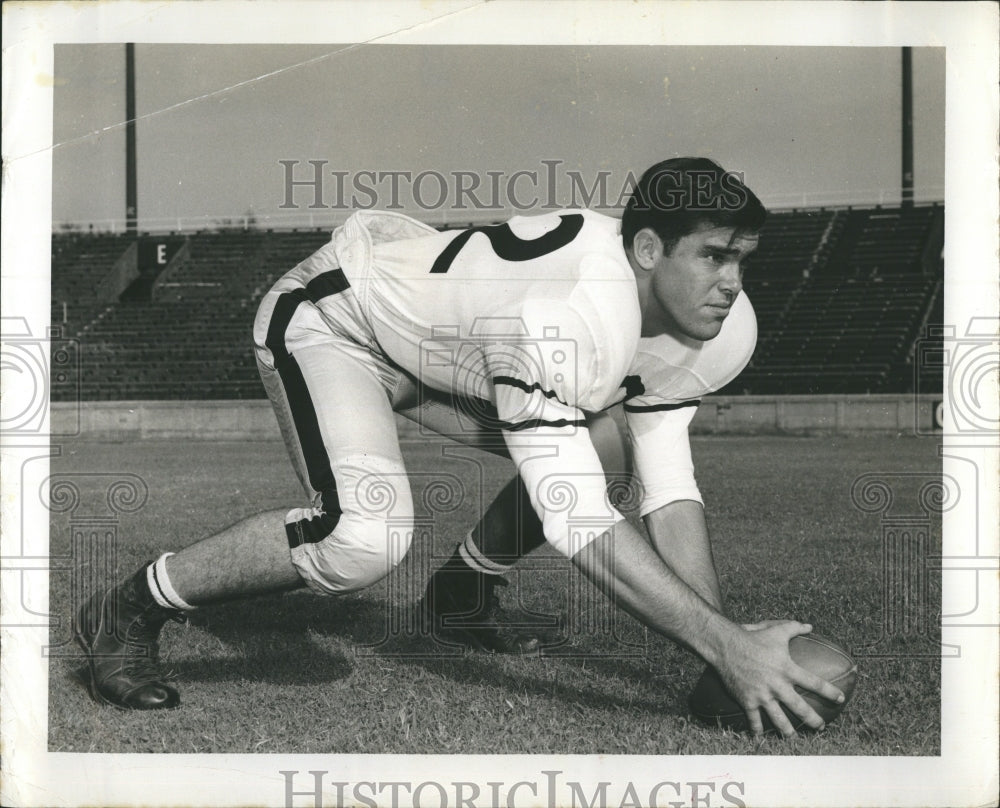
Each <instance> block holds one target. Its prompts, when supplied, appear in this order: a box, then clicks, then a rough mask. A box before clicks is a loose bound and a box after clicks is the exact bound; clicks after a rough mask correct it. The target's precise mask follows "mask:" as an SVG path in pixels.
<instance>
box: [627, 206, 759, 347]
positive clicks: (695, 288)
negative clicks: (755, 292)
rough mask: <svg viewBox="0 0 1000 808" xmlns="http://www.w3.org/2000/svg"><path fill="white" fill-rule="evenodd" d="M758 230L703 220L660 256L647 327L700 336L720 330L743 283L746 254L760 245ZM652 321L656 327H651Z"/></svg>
mask: <svg viewBox="0 0 1000 808" xmlns="http://www.w3.org/2000/svg"><path fill="white" fill-rule="evenodd" d="M757 238H758V237H757V234H756V233H740V234H737V232H736V230H735V229H734V228H732V227H715V226H713V225H703V226H702V227H701V228H699V229H698V230H696V231H695V232H693V233H689V234H688V235H686V236H684V237H683V238H681V239H680V241H678V242H677V245H676V246H675V247H674V249H673V250H672V251H671V252H670V254H669V255H664V254H662V251H661V252H660V254H659V255H658V256H657V260H656V261H655V263H654V266H653V269H652V279H651V284H650V292H651V295H650V298H651V299H650V300H649V304H650V306H652V307H654V310H653V311H650V312H649V314H650V315H651V317H649V318H648V319H649V320H651V321H654V322H647V321H646V320H647V318H644V322H643V332H644V335H651V334H648V333H647V331H650V330H651V331H655V332H662V331H667V332H669V333H673V334H675V335H684V336H686V337H691V338H692V339H696V340H702V341H704V340H709V339H712V338H713V337H715V336H716V335H718V333H719V331H720V330H721V329H722V323H723V321H724V320H725V319H726V317H727V316H728V315H729V309H730V308H731V307H732V305H733V302H734V301H735V300H736V296H737V295H738V294H739V293H740V290H741V289H742V288H743V267H742V262H743V261H744V259H745V258H746V257H747V256H748V255H749V254H750V253H752V252H753V251H754V250H755V249H756V248H757ZM650 326H652V328H650Z"/></svg>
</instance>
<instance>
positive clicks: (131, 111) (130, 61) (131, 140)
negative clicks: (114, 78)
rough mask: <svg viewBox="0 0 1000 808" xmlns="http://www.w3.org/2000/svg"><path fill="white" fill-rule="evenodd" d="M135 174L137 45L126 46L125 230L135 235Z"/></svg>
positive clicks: (136, 208)
mask: <svg viewBox="0 0 1000 808" xmlns="http://www.w3.org/2000/svg"><path fill="white" fill-rule="evenodd" d="M137 197H138V193H137V187H136V172H135V44H134V43H132V42H127V43H126V44H125V230H126V232H127V233H128V234H129V235H130V236H134V235H135V231H136V220H137V219H138V202H137Z"/></svg>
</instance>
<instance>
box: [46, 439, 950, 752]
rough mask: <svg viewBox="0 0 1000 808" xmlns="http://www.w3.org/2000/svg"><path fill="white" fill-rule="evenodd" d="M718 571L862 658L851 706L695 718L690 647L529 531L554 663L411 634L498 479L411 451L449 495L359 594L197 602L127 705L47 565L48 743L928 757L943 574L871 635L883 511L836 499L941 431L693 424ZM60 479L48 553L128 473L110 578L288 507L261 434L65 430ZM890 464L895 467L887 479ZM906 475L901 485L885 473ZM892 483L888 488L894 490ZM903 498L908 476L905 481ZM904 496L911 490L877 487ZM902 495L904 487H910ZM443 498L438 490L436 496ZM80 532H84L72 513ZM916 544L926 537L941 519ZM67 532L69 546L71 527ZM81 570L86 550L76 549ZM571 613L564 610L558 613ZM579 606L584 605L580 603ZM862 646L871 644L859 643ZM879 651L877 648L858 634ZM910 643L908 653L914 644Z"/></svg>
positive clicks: (274, 458) (420, 470)
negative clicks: (812, 727) (140, 704)
mask: <svg viewBox="0 0 1000 808" xmlns="http://www.w3.org/2000/svg"><path fill="white" fill-rule="evenodd" d="M693 450H694V454H695V463H696V468H697V469H698V479H699V484H700V486H701V489H702V492H703V494H704V496H705V499H706V502H707V503H708V515H709V523H710V528H711V530H712V533H713V537H714V546H715V552H716V557H717V562H718V566H719V570H720V575H721V577H722V581H723V588H724V591H725V593H726V598H727V602H728V606H729V608H730V610H731V612H732V615H733V617H734V618H735V619H737V620H739V621H754V620H759V619H764V618H768V617H795V618H797V619H801V620H803V621H808V622H811V623H813V625H814V626H815V629H816V630H817V631H818V632H820V633H822V634H825V635H826V636H829V637H831V638H834V639H836V640H838V641H839V642H840V643H841V644H843V645H845V646H846V647H847V648H848V649H850V650H852V651H853V652H854V653H855V654H856V656H857V657H858V662H859V670H860V675H859V682H858V686H857V691H856V694H855V699H854V701H853V702H852V704H851V705H850V706H849V707H848V709H847V711H846V712H845V713H844V714H843V715H842V716H841V718H840V719H839V720H838V721H837V722H836V723H834V724H832V725H831V726H830V727H829V728H828V729H827V730H826V731H825V732H823V733H821V734H818V735H814V736H807V737H799V738H796V739H792V740H782V739H779V738H767V739H764V740H754V739H751V738H747V737H744V736H737V735H734V734H731V733H725V732H721V731H718V730H712V729H708V728H703V727H701V726H698V725H695V724H693V723H691V722H690V720H689V719H688V718H687V715H686V707H685V699H686V696H687V693H688V692H689V691H690V689H691V687H692V686H693V684H694V682H695V680H696V679H697V677H698V675H699V674H700V672H701V670H702V668H703V664H702V663H701V661H700V660H698V659H697V658H696V657H694V656H692V655H691V654H689V653H687V652H685V651H682V650H680V649H678V648H676V647H675V646H674V645H673V644H672V643H670V642H669V641H667V640H665V639H663V638H661V637H658V636H653V635H647V633H646V632H645V631H644V630H643V629H642V627H641V626H640V625H639V624H638V623H636V622H635V621H634V620H632V619H631V618H630V617H628V616H626V615H624V614H623V613H619V612H617V611H616V610H615V609H613V608H611V607H610V606H609V605H608V604H607V602H606V601H605V600H604V599H603V598H602V597H601V596H600V595H598V594H597V593H596V592H594V591H593V590H592V589H591V588H590V587H589V584H587V583H586V582H585V581H583V579H582V578H580V577H579V576H578V575H577V574H576V573H575V571H574V570H573V568H572V567H571V566H570V565H569V563H568V562H566V561H565V560H563V559H561V558H558V557H556V556H555V555H554V554H553V553H551V552H549V551H548V548H542V550H541V551H539V552H538V553H537V555H535V556H530V557H529V558H527V559H525V560H524V561H523V562H522V569H521V571H520V572H519V573H517V574H514V575H512V576H511V579H512V580H511V584H512V585H511V586H510V587H508V588H507V590H505V591H504V595H503V597H504V599H505V602H508V603H511V604H517V603H519V605H520V606H521V607H522V608H524V609H527V610H530V611H536V612H542V613H546V614H561V615H564V616H567V617H570V618H573V619H569V620H568V626H569V627H568V628H567V629H566V631H567V633H566V639H567V643H566V644H565V645H564V646H561V647H560V648H559V649H556V651H555V652H554V653H553V655H552V656H550V657H541V658H527V659H522V658H508V657H493V656H488V655H481V654H461V653H457V652H456V651H455V649H452V648H448V647H441V646H436V645H434V644H433V643H432V641H431V640H430V639H428V638H424V637H422V636H420V635H419V632H416V633H415V632H413V631H410V630H409V629H410V626H411V620H412V618H413V615H412V610H411V606H412V602H413V600H415V599H416V598H417V597H418V596H419V594H420V593H421V591H422V588H423V584H424V582H425V580H426V578H427V576H428V575H429V574H430V571H431V570H432V569H433V568H434V567H435V566H436V565H437V564H439V563H440V562H441V561H442V560H443V558H444V557H445V556H446V555H447V554H448V553H450V551H451V549H452V547H453V545H454V543H455V542H456V541H457V540H458V539H459V538H460V536H461V535H462V533H463V532H464V531H465V530H466V529H467V528H468V527H469V526H470V525H471V524H472V523H473V521H474V520H475V519H476V517H477V514H478V509H479V507H480V503H481V502H482V501H483V500H484V499H487V498H489V497H491V496H492V494H493V493H494V492H495V491H496V490H497V489H498V488H499V487H500V486H501V485H502V484H503V483H504V482H505V481H506V479H507V478H508V476H509V475H510V474H511V470H510V468H509V466H508V464H506V463H504V462H503V461H501V460H498V459H495V458H490V457H486V456H483V455H478V454H477V455H474V456H473V455H469V454H467V453H466V454H462V455H460V456H454V455H452V454H445V453H444V452H443V447H442V445H440V444H436V445H428V444H424V445H407V446H405V454H406V457H407V463H408V467H409V469H410V471H411V473H412V474H413V483H414V490H415V494H416V497H415V499H416V501H417V502H418V503H420V502H421V501H422V499H421V494H422V492H423V490H424V489H425V488H426V486H427V484H428V482H429V481H431V480H433V479H435V477H436V476H437V477H440V476H441V475H442V474H451V475H454V477H453V478H451V477H449V478H448V479H458V480H460V481H461V484H462V487H463V489H464V497H462V498H461V499H460V501H456V502H451V503H450V504H448V505H447V507H446V508H443V507H440V503H439V502H438V501H437V500H435V499H434V497H433V496H429V497H428V499H429V502H428V503H425V505H428V506H429V507H431V508H432V509H436V510H437V511H438V513H437V514H436V516H435V517H433V518H432V517H431V514H429V513H428V512H427V511H426V510H424V511H423V512H421V513H418V527H423V528H425V533H424V534H423V535H421V536H420V538H418V540H416V541H415V542H414V546H413V548H412V550H411V552H410V554H409V555H408V556H407V558H406V560H405V561H404V563H403V564H402V565H401V566H400V567H399V568H398V569H397V570H396V571H395V572H394V573H393V574H392V575H391V576H389V578H388V579H386V580H385V581H383V582H381V583H380V584H378V585H377V586H375V587H374V588H372V589H371V590H368V591H366V592H363V593H361V594H358V595H353V596H348V597H344V598H340V599H324V598H320V597H317V596H314V595H311V594H309V593H306V592H298V593H294V594H289V595H284V596H273V597H263V598H257V599H251V600H245V601H241V602H237V603H231V604H227V605H224V606H219V607H214V608H205V609H203V610H200V611H199V612H198V613H197V614H196V615H195V616H194V617H192V618H191V620H190V621H189V622H188V623H187V624H186V625H177V624H173V623H170V624H168V625H167V627H166V629H165V630H164V635H163V651H162V653H163V655H164V658H165V660H166V664H167V666H169V667H170V668H171V669H172V670H173V671H174V672H175V673H176V676H177V681H178V686H179V687H180V689H181V698H182V705H181V708H180V709H178V710H172V711H164V712H161V713H155V714H142V713H126V712H121V711H118V710H115V709H113V708H109V707H102V706H98V705H97V704H95V703H94V702H93V701H91V699H90V697H89V695H88V694H87V692H86V689H85V687H84V685H83V683H82V679H81V675H82V671H83V666H82V662H81V658H80V656H79V655H78V653H77V651H76V649H75V646H73V645H72V643H69V642H68V640H69V625H70V619H71V614H72V612H73V606H72V603H71V602H72V600H73V594H72V592H73V587H74V585H75V584H74V581H78V579H76V578H74V576H73V575H70V574H68V573H53V574H52V575H51V608H52V611H53V613H54V614H56V615H58V616H59V617H60V618H61V620H60V624H59V625H58V626H55V627H54V628H53V630H52V643H53V649H52V658H51V663H50V669H49V671H50V688H49V691H50V707H49V748H50V750H52V751H62V752H67V751H68V752H87V751H89V752H177V753H193V752H243V753H247V752H259V753H275V752H282V753H320V752H347V753H363V752H368V753H444V754H447V753H468V754H491V753H565V754H591V753H609V754H615V753H617V754H621V753H627V754H663V755H672V754H778V755H935V754H937V753H938V750H939V736H940V667H941V664H942V661H941V659H939V658H937V657H935V656H933V653H934V649H935V648H936V645H935V644H936V642H937V636H938V633H937V628H936V625H937V623H938V620H939V616H940V582H939V580H937V579H936V578H932V579H931V580H930V581H929V585H928V592H927V595H926V598H925V599H922V596H921V597H918V598H917V601H916V602H913V603H908V604H907V605H906V608H907V609H908V610H909V613H919V614H920V615H924V616H926V618H927V621H928V624H929V626H930V629H929V634H928V635H926V636H920V635H915V634H913V633H912V632H911V633H909V634H907V635H906V636H896V634H895V633H893V634H891V635H890V636H889V637H887V638H885V642H883V643H882V644H878V643H877V641H879V638H880V637H882V635H883V624H884V622H885V619H884V618H885V615H884V611H885V608H884V606H883V603H882V597H883V590H884V583H883V572H882V570H883V561H882V549H883V548H882V544H883V543H882V525H881V523H880V518H879V516H878V515H877V514H872V513H864V512H862V511H860V510H859V509H858V508H857V507H855V506H854V505H853V504H852V500H851V487H852V484H853V482H854V481H855V480H856V479H857V478H858V477H859V476H861V475H862V474H866V473H872V472H878V473H884V474H887V475H894V474H896V473H898V472H909V473H917V474H918V475H919V476H918V477H913V478H912V479H913V480H916V481H918V482H919V481H921V480H922V481H926V480H927V479H929V478H931V477H933V476H934V475H936V474H938V473H939V470H940V459H939V457H938V445H937V442H936V441H934V440H931V439H916V438H891V437H885V438H882V437H879V438H873V437H822V438H820V437H805V438H791V437H726V438H721V437H711V438H709V437H703V438H695V439H694V441H693ZM52 474H53V475H54V476H53V485H55V484H56V482H57V481H59V480H61V479H64V480H67V481H69V482H71V483H72V484H73V485H75V486H76V487H77V489H78V490H79V492H80V503H79V505H78V506H77V508H76V509H75V510H74V511H71V512H68V513H57V514H53V517H52V523H51V554H52V555H53V556H57V555H64V556H65V555H70V554H72V553H73V552H74V550H73V546H74V542H72V540H71V537H72V535H73V531H74V530H76V531H77V532H78V533H79V531H80V528H81V527H84V528H85V527H86V524H85V517H86V516H87V515H91V516H94V515H100V514H102V513H107V504H106V502H107V490H108V485H109V483H110V482H113V481H114V480H115V479H118V478H122V477H124V476H125V475H130V474H131V475H137V476H138V477H139V478H141V479H142V480H143V481H144V483H145V485H146V486H148V500H147V501H146V503H145V504H144V505H143V506H142V507H141V508H139V509H138V510H136V511H135V512H134V513H126V514H123V515H121V516H120V518H119V520H118V522H117V523H116V524H114V525H113V527H111V528H109V531H110V533H109V535H111V536H112V537H113V542H112V543H113V546H114V553H113V554H109V553H107V552H104V551H101V552H102V557H101V559H99V560H100V561H102V562H103V561H104V560H105V558H109V559H112V563H114V564H116V566H117V575H118V576H119V577H120V576H123V575H125V574H129V573H131V572H132V571H133V570H134V569H135V568H136V567H137V566H138V565H139V564H140V563H142V562H143V561H145V560H147V559H151V558H155V557H156V556H157V555H159V554H160V553H161V552H163V551H165V550H168V549H175V550H176V549H179V548H181V547H183V546H185V545H187V544H190V543H192V542H194V541H196V540H198V539H199V538H201V537H202V536H204V535H207V534H209V533H210V532H212V531H214V530H217V529H219V528H222V527H224V526H226V525H228V524H230V523H232V522H234V521H236V520H237V519H239V518H241V517H243V516H247V515H249V514H251V513H254V512H257V511H260V510H264V509H267V508H284V507H292V506H295V505H298V504H300V503H301V497H302V495H301V492H300V490H299V488H298V484H297V482H296V481H295V479H294V476H293V474H292V472H291V469H290V466H289V464H288V462H287V459H286V457H285V454H284V447H283V445H282V444H280V443H278V442H266V443H233V442H225V443H220V442H198V441H162V442H137V443H121V444H110V443H84V442H80V443H76V444H70V445H67V446H64V448H63V452H62V456H61V457H58V458H55V459H53V461H52ZM893 479H897V478H896V477H894V478H893ZM899 479H911V478H902V477H900V478H899ZM893 485H896V483H893ZM909 493H912V492H909ZM894 494H896V495H897V500H900V499H901V498H905V496H904V495H906V494H907V492H900V491H896V490H894ZM915 501H916V500H915V499H914V502H915ZM435 503H437V504H435ZM87 529H89V528H87ZM930 544H931V546H930V547H929V548H928V552H929V553H935V552H940V549H939V548H940V518H939V517H938V521H937V522H936V523H935V522H932V523H931V531H930ZM77 546H78V547H79V546H82V545H79V544H77ZM75 552H76V556H77V557H74V559H73V564H74V567H75V568H77V569H81V568H83V566H84V563H85V562H86V564H87V565H88V566H87V568H88V569H89V570H90V571H91V573H93V570H94V569H95V568H96V567H97V564H96V563H95V561H96V560H97V559H94V558H90V559H87V558H86V557H85V556H86V555H87V553H88V552H89V551H87V552H82V551H81V550H79V549H77V550H76V551H75ZM567 613H568V614H567ZM577 615H579V617H577ZM866 647H867V648H869V652H866V651H865V649H866ZM872 647H874V649H875V650H877V651H879V652H880V653H886V649H887V647H888V654H890V655H886V656H873V655H870V650H871V648H872ZM919 654H923V655H924V656H918V655H919Z"/></svg>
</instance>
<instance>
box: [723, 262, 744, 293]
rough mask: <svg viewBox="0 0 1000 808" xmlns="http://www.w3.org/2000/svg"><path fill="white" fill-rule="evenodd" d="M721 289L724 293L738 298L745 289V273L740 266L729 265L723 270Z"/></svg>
mask: <svg viewBox="0 0 1000 808" xmlns="http://www.w3.org/2000/svg"><path fill="white" fill-rule="evenodd" d="M719 288H720V289H722V290H723V291H724V292H726V293H728V294H730V295H732V296H733V297H736V295H738V294H739V293H740V290H741V289H742V288H743V273H742V272H741V271H740V266H739V264H728V265H726V268H725V269H724V270H723V273H722V279H721V280H720V281H719Z"/></svg>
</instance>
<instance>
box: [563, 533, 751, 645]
mask: <svg viewBox="0 0 1000 808" xmlns="http://www.w3.org/2000/svg"><path fill="white" fill-rule="evenodd" d="M573 563H574V564H575V565H576V566H577V567H578V568H579V569H580V570H581V572H583V574H584V575H586V576H587V577H588V578H589V579H590V580H591V581H592V582H593V583H594V584H595V585H596V586H597V587H598V588H599V589H601V590H602V591H603V592H604V593H605V594H607V595H608V597H610V598H612V599H613V600H614V601H615V603H617V604H618V605H619V606H620V607H621V608H623V609H625V610H626V611H627V612H629V613H630V614H631V615H633V616H634V617H636V618H637V619H638V620H639V621H640V622H642V623H643V624H645V625H646V626H648V627H649V628H651V629H653V630H654V631H657V632H659V633H661V634H663V635H665V636H667V637H669V638H671V639H672V640H674V641H676V642H680V643H682V644H684V645H686V646H688V647H690V648H691V649H692V650H693V651H695V652H696V653H697V654H699V655H700V656H701V657H702V658H704V659H705V660H706V661H707V662H709V663H710V664H713V665H717V664H719V662H720V661H721V660H722V658H723V656H724V654H725V650H726V647H727V645H728V638H729V637H730V636H731V635H732V632H733V631H734V630H735V631H738V630H739V629H738V627H737V626H735V625H734V624H733V623H731V622H730V621H729V620H727V619H726V618H725V616H724V615H723V614H722V613H721V611H720V610H719V609H718V608H717V607H715V606H714V605H713V604H711V603H710V602H709V601H708V600H707V599H706V598H704V597H703V596H701V595H700V594H698V593H696V592H695V591H694V590H693V589H692V588H691V587H690V586H689V585H688V584H687V583H685V581H684V580H682V579H681V578H680V577H679V576H678V575H677V574H675V573H674V572H673V570H671V569H670V567H668V566H667V565H666V564H665V563H664V562H663V561H662V559H660V557H659V556H658V555H657V553H656V552H654V550H653V548H651V547H650V545H649V544H648V543H647V542H646V541H645V540H644V539H643V538H642V536H641V535H640V534H639V532H638V531H637V530H636V529H635V528H633V527H632V526H631V525H630V524H629V523H628V522H624V521H623V522H619V523H618V524H616V525H615V528H614V531H612V532H608V533H604V534H603V535H601V536H600V537H599V538H598V539H596V540H595V541H594V542H592V543H591V544H589V545H587V546H586V547H585V548H583V549H582V550H581V551H580V552H579V553H577V554H576V555H575V556H574V557H573Z"/></svg>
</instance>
